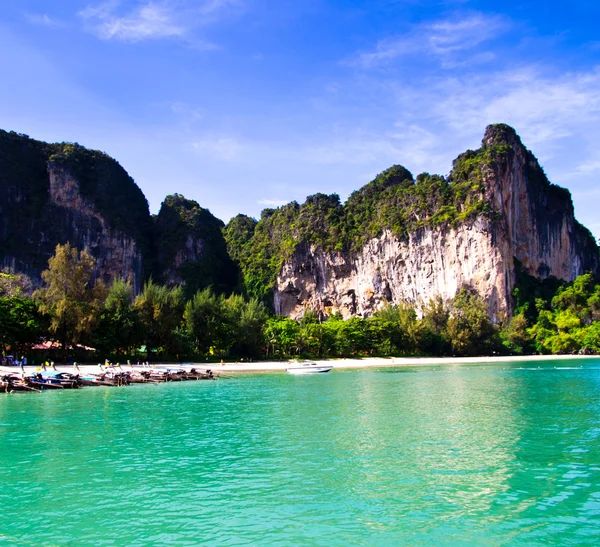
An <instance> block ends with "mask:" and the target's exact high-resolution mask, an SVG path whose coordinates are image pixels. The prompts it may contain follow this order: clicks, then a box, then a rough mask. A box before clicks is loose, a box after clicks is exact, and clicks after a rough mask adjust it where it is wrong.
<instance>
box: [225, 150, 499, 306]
mask: <svg viewBox="0 0 600 547" xmlns="http://www.w3.org/2000/svg"><path fill="white" fill-rule="evenodd" d="M507 151H508V148H507V147H506V146H505V145H494V146H487V147H486V146H484V147H483V148H482V149H481V150H479V151H476V152H472V151H471V152H468V153H467V154H464V155H463V156H461V157H459V158H458V159H457V160H456V162H455V164H454V169H453V172H452V173H451V175H450V176H449V177H448V178H444V177H442V176H440V175H430V174H429V173H422V174H421V175H419V176H418V177H417V179H416V181H415V180H414V178H413V176H412V174H411V173H410V172H409V171H408V170H407V169H406V168H404V167H402V166H401V165H394V166H392V167H390V168H389V169H387V170H385V171H383V172H382V173H380V174H379V175H377V177H375V179H374V180H373V181H371V182H370V183H368V184H367V185H365V186H364V187H363V188H361V189H360V190H358V191H356V192H354V193H353V194H352V195H351V196H350V197H349V198H348V200H347V201H346V203H345V204H343V205H342V204H341V202H340V199H339V196H337V195H336V194H332V195H325V194H315V195H313V196H309V197H308V198H307V199H306V202H305V203H303V204H302V205H299V204H298V203H297V202H295V201H294V202H292V203H289V204H288V205H285V206H283V207H280V208H278V209H266V210H265V211H263V215H262V217H261V219H260V221H259V222H258V224H257V225H256V227H255V229H254V232H253V235H252V237H251V238H250V239H249V240H247V239H242V240H241V244H240V243H238V240H237V239H235V238H233V237H231V238H230V241H229V246H230V252H231V253H232V255H233V256H235V257H236V258H237V259H238V260H239V262H240V264H241V267H242V271H243V274H244V284H245V289H246V291H247V292H248V294H251V295H254V296H257V297H259V298H266V297H268V295H269V291H270V290H271V288H272V287H273V285H274V283H275V281H276V276H277V274H278V272H279V271H280V269H281V266H282V264H283V263H284V261H285V260H286V259H287V258H289V257H291V255H292V254H293V252H294V251H295V250H296V249H297V248H298V247H299V246H302V245H304V246H309V245H311V246H314V247H316V248H319V249H322V250H324V251H340V252H355V251H358V250H360V249H361V248H362V247H363V246H364V244H365V243H366V242H367V241H369V240H370V239H372V238H374V237H378V236H381V235H382V233H383V232H384V231H385V230H389V231H391V232H392V233H393V234H394V235H395V236H397V237H398V238H400V239H406V238H408V237H409V236H410V234H412V233H414V232H416V231H418V230H419V229H421V228H440V229H443V228H449V227H453V226H457V225H459V224H461V223H464V222H469V221H472V220H473V219H475V218H476V217H480V216H485V217H488V218H491V219H492V218H493V211H492V207H491V206H490V204H488V203H487V201H486V200H485V192H484V186H483V184H482V173H481V172H482V170H483V169H485V168H486V166H487V165H489V164H490V163H491V162H493V161H500V160H501V158H502V157H504V155H506V154H507ZM228 229H229V227H228ZM233 229H234V226H232V227H231V231H232V232H233V231H234V230H233Z"/></svg>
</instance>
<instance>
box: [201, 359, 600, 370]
mask: <svg viewBox="0 0 600 547" xmlns="http://www.w3.org/2000/svg"><path fill="white" fill-rule="evenodd" d="M594 358H595V359H598V357H597V356H589V355H529V356H525V357H519V356H508V357H506V356H504V357H388V358H381V357H379V358H378V357H367V358H364V359H329V360H314V361H312V360H311V362H314V363H318V364H328V365H333V367H334V368H340V369H342V368H348V369H350V368H375V367H403V366H406V367H415V366H431V365H458V364H473V365H475V364H489V363H507V362H514V361H540V362H541V361H556V360H563V359H578V360H582V361H584V360H586V359H594ZM582 364H583V363H582ZM197 366H198V368H201V367H206V365H204V364H198V365H197ZM288 366H289V361H283V362H279V361H260V362H256V363H232V362H228V363H225V364H223V365H220V364H218V363H215V364H214V365H213V366H212V367H208V368H212V370H213V371H214V372H217V373H218V372H273V371H285V369H286V368H287V367H288Z"/></svg>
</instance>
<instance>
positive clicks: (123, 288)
mask: <svg viewBox="0 0 600 547" xmlns="http://www.w3.org/2000/svg"><path fill="white" fill-rule="evenodd" d="M142 334H143V332H142V324H141V320H140V315H139V312H138V310H137V309H135V308H134V307H133V288H132V286H131V283H130V282H129V281H125V280H124V279H120V278H116V279H114V280H113V282H112V284H111V286H110V288H109V289H108V294H107V296H106V300H105V302H104V309H103V310H102V314H101V316H100V321H99V323H98V326H97V328H96V329H95V333H94V346H95V347H96V348H97V349H98V350H101V351H103V352H105V353H108V354H116V355H127V354H131V353H132V352H133V351H134V349H135V348H136V347H138V346H139V345H141V344H142V343H143V337H142Z"/></svg>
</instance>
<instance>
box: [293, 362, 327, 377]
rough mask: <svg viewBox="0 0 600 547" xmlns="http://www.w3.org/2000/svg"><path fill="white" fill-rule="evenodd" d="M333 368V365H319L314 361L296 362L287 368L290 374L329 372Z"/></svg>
mask: <svg viewBox="0 0 600 547" xmlns="http://www.w3.org/2000/svg"><path fill="white" fill-rule="evenodd" d="M332 368H333V365H318V364H317V363H314V362H312V361H306V362H303V363H294V364H292V365H290V366H289V367H287V368H286V369H285V370H286V371H287V372H289V373H290V374H318V373H323V372H329V371H330V370H331V369H332Z"/></svg>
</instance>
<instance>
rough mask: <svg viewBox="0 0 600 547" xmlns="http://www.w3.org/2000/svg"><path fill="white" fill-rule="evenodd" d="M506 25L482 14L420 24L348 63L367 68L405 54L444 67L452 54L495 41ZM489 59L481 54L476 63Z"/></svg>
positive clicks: (500, 20) (487, 53) (503, 19)
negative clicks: (438, 62) (436, 61)
mask: <svg viewBox="0 0 600 547" xmlns="http://www.w3.org/2000/svg"><path fill="white" fill-rule="evenodd" d="M508 26H509V23H508V21H507V20H506V19H505V18H504V17H501V16H493V15H492V16H490V15H484V14H482V13H472V14H469V15H466V16H462V17H455V18H452V19H446V20H438V21H432V22H428V23H422V24H420V25H416V26H414V27H413V28H412V30H410V31H409V32H408V33H407V34H406V35H404V36H401V37H390V38H385V39H383V40H380V41H379V43H378V44H377V46H376V47H375V49H374V50H373V51H369V52H364V53H360V54H359V55H358V56H357V57H356V58H355V59H354V60H353V61H352V62H351V64H356V65H360V66H363V67H365V68H370V67H374V66H377V65H381V64H385V63H388V62H390V61H392V60H394V59H396V58H398V57H402V56H405V55H415V54H425V55H430V56H434V57H437V58H439V59H440V60H441V61H442V64H444V65H452V64H453V63H454V61H453V60H452V59H451V57H453V56H454V55H455V54H457V53H459V52H464V51H467V50H473V49H474V48H476V47H477V46H479V45H480V44H482V43H483V42H486V41H488V40H491V39H493V38H496V37H497V36H499V35H500V34H501V33H503V32H504V31H505V30H506V29H507V28H508ZM490 58H491V53H490V52H484V53H483V54H482V55H479V56H477V57H476V58H475V61H480V62H481V61H486V60H489V59H490Z"/></svg>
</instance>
